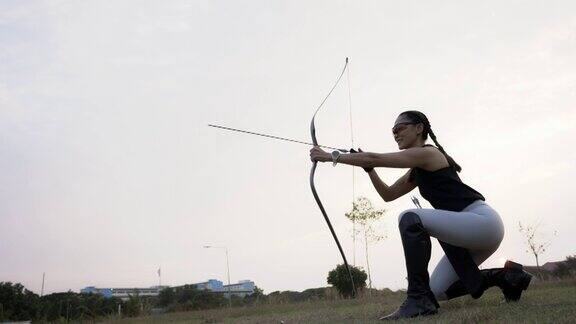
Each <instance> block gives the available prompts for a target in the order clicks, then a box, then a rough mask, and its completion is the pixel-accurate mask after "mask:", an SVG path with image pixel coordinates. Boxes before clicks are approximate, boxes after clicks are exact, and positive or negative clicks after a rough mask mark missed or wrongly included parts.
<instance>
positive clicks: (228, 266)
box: [204, 245, 232, 307]
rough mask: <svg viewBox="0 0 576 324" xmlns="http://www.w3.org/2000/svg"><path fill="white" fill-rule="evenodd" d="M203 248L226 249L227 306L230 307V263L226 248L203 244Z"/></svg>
mask: <svg viewBox="0 0 576 324" xmlns="http://www.w3.org/2000/svg"><path fill="white" fill-rule="evenodd" d="M204 248H205V249H210V248H213V249H224V251H226V273H227V275H228V307H232V293H231V292H230V263H229V262H228V248H227V247H225V246H212V245H204Z"/></svg>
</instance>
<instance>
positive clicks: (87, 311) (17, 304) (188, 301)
mask: <svg viewBox="0 0 576 324" xmlns="http://www.w3.org/2000/svg"><path fill="white" fill-rule="evenodd" d="M263 296H264V295H263V294H262V290H261V289H259V288H258V287H256V289H255V293H254V294H252V295H251V296H246V297H244V298H241V297H237V296H233V297H232V299H231V303H232V305H233V306H240V305H249V304H253V303H255V302H257V301H259V300H261V298H262V297H263ZM228 305H229V301H228V299H226V298H225V297H224V296H223V295H222V294H221V293H213V292H209V291H205V290H198V289H197V288H196V287H195V286H194V285H186V286H182V287H178V288H166V289H163V290H162V291H161V292H160V294H159V296H145V297H144V296H142V297H141V296H138V295H135V296H130V297H129V299H128V300H124V301H123V300H121V299H120V298H116V297H111V298H105V297H104V296H102V295H99V294H79V293H74V292H70V291H69V292H64V293H54V294H50V295H46V296H43V297H40V296H38V295H37V294H35V293H33V292H31V291H29V290H27V289H26V288H24V286H23V285H21V284H19V283H17V284H13V283H11V282H0V322H4V321H28V320H31V321H33V322H35V321H36V322H47V321H48V322H53V321H71V320H94V319H99V318H100V319H101V318H105V317H134V316H140V315H146V314H152V313H164V312H179V311H191V310H200V309H209V308H218V307H227V306H228Z"/></svg>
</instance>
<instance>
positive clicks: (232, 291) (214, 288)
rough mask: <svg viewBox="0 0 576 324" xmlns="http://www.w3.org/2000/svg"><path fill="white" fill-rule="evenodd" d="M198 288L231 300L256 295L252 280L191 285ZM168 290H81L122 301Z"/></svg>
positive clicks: (151, 288)
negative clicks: (228, 283) (233, 297)
mask: <svg viewBox="0 0 576 324" xmlns="http://www.w3.org/2000/svg"><path fill="white" fill-rule="evenodd" d="M191 285H192V286H196V288H197V289H199V290H208V291H210V292H214V293H221V294H222V295H223V296H224V297H226V298H229V297H230V295H232V296H238V297H245V296H248V295H251V294H253V293H254V288H255V287H256V286H255V285H254V282H253V281H251V280H241V281H239V282H238V283H235V284H230V285H224V284H222V281H220V280H216V279H210V280H208V281H206V282H200V283H195V284H191ZM182 287H184V286H176V287H172V288H174V289H178V288H182ZM164 288H168V286H154V287H150V288H96V287H94V286H90V287H86V288H84V289H81V290H80V293H82V294H99V295H102V296H104V297H106V298H111V297H118V298H120V299H122V300H128V299H129V298H130V296H136V295H137V296H140V297H144V296H158V294H159V293H160V290H162V289H164Z"/></svg>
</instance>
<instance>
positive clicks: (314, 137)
mask: <svg viewBox="0 0 576 324" xmlns="http://www.w3.org/2000/svg"><path fill="white" fill-rule="evenodd" d="M347 67H348V58H346V64H344V68H343V69H342V72H341V73H340V75H339V76H338V79H337V80H336V82H335V83H334V85H333V86H332V88H331V89H330V91H329V92H328V95H326V97H325V98H324V99H323V100H322V102H321V103H320V105H319V106H318V108H316V111H314V115H313V116H312V121H311V122H310V135H311V137H312V143H314V145H318V141H317V139H316V127H315V126H314V119H315V118H316V114H317V113H318V111H319V110H320V108H322V106H323V105H324V103H325V102H326V100H327V99H328V97H330V95H331V94H332V92H333V91H334V89H335V88H336V86H337V85H338V83H339V82H340V79H342V76H343V75H344V72H346V68H347ZM317 165H318V162H317V161H314V162H312V169H311V170H310V188H311V189H312V194H313V195H314V200H316V203H317V204H318V207H319V208H320V211H321V212H322V216H324V220H325V221H326V224H327V225H328V228H329V229H330V232H331V233H332V237H333V238H334V241H335V242H336V245H337V246H338V250H339V251H340V255H341V256H342V260H343V261H344V266H345V267H346V271H347V272H348V276H349V277H350V282H351V284H352V297H356V287H355V286H354V278H353V276H352V272H351V271H350V267H349V266H348V261H347V260H346V255H345V254H344V250H342V246H341V245H340V241H339V240H338V236H336V232H335V231H334V228H333V227H332V223H330V219H329V218H328V214H327V213H326V210H325V209H324V206H323V205H322V202H321V201H320V197H319V196H318V192H316V187H315V185H314V174H315V173H316V166H317Z"/></svg>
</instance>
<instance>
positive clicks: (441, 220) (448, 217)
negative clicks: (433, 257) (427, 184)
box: [399, 200, 504, 300]
mask: <svg viewBox="0 0 576 324" xmlns="http://www.w3.org/2000/svg"><path fill="white" fill-rule="evenodd" d="M407 212H412V213H416V214H417V215H418V216H419V217H420V220H421V221H422V224H423V225H424V228H425V229H426V230H427V231H428V234H430V236H431V237H435V238H437V239H438V240H439V241H443V242H446V243H448V244H451V245H454V246H459V247H463V248H465V249H467V250H468V251H469V252H470V254H471V256H472V258H473V259H474V262H475V263H476V265H478V266H479V265H480V264H482V262H484V261H485V260H486V259H488V257H490V256H491V255H492V254H493V253H494V252H495V251H496V250H497V249H498V246H500V242H502V239H503V238H504V225H503V224H502V220H501V219H500V216H499V215H498V213H497V212H496V211H495V210H494V209H492V207H490V206H489V205H488V204H487V203H485V202H484V201H482V200H477V201H475V202H473V203H472V204H470V205H468V206H467V207H466V208H464V210H462V211H461V212H454V211H448V210H441V209H409V210H406V211H404V212H402V213H401V214H400V217H399V219H402V216H403V215H404V214H405V213H407ZM457 280H459V278H458V275H457V274H456V272H455V271H454V269H453V268H452V264H450V261H449V260H448V258H447V257H446V256H445V255H444V256H443V257H442V259H441V260H440V262H438V265H437V266H436V268H435V269H434V272H433V273H432V276H431V277H430V289H431V290H432V292H433V293H434V295H435V296H436V299H437V300H446V294H445V291H446V290H447V289H448V287H450V286H451V285H452V284H453V283H454V282H456V281H457Z"/></svg>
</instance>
